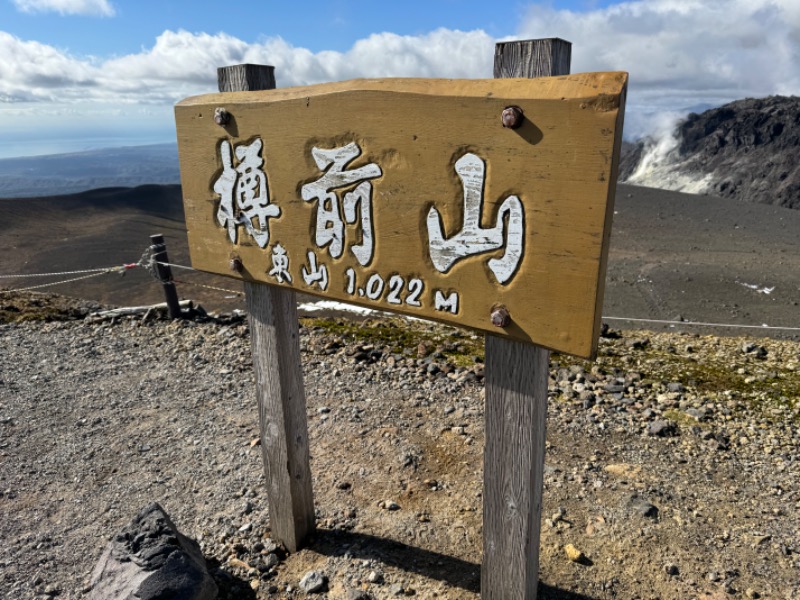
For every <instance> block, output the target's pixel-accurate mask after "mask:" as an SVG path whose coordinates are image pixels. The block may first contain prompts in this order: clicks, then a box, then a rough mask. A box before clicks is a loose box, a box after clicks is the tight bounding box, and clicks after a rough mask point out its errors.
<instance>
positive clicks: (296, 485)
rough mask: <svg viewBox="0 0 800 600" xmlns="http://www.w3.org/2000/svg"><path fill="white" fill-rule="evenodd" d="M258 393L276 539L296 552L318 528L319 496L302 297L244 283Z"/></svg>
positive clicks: (263, 455)
mask: <svg viewBox="0 0 800 600" xmlns="http://www.w3.org/2000/svg"><path fill="white" fill-rule="evenodd" d="M244 289H245V296H246V299H247V312H248V314H249V317H250V336H251V341H252V346H253V365H254V370H255V376H256V393H257V395H258V418H259V424H260V430H261V454H262V457H263V460H264V472H265V473H266V477H267V497H268V501H269V517H270V527H271V529H272V537H273V538H275V539H278V540H280V541H282V542H283V543H284V544H285V545H286V548H287V549H289V551H291V552H295V551H296V550H297V549H298V548H300V547H301V546H302V544H303V540H304V539H305V538H306V537H307V536H308V535H309V534H310V533H311V532H312V531H313V530H314V497H313V493H312V489H311V469H310V466H309V451H308V423H307V421H306V396H305V389H304V387H303V372H302V370H301V369H300V333H299V330H298V321H297V298H296V294H295V293H294V292H293V291H290V290H282V289H280V288H276V287H270V286H266V285H264V284H259V283H249V282H245V284H244Z"/></svg>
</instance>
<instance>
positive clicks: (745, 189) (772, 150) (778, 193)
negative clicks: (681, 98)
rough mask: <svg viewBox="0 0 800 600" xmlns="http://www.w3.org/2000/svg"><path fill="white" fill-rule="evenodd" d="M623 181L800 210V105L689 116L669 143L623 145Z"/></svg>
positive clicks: (781, 101) (755, 104)
mask: <svg viewBox="0 0 800 600" xmlns="http://www.w3.org/2000/svg"><path fill="white" fill-rule="evenodd" d="M620 180H621V181H627V182H628V183H634V184H637V185H645V186H649V187H658V188H664V189H670V190H676V191H685V192H689V193H695V194H709V195H713V196H720V197H722V198H736V199H739V200H744V201H747V202H757V203H762V204H773V205H776V206H783V207H787V208H796V209H800V98H798V97H795V96H792V97H784V96H772V97H769V98H761V99H752V98H749V99H746V100H737V101H736V102H731V103H730V104H726V105H724V106H721V107H719V108H714V109H711V110H708V111H706V112H704V113H702V114H695V113H692V114H690V115H689V116H688V117H687V118H686V119H684V120H683V121H682V122H680V123H679V124H678V125H677V127H676V129H675V130H674V131H673V132H672V133H671V135H668V136H666V137H664V138H662V139H648V140H645V141H642V142H639V143H638V144H629V145H627V146H626V147H625V149H624V156H623V160H622V162H621V167H620Z"/></svg>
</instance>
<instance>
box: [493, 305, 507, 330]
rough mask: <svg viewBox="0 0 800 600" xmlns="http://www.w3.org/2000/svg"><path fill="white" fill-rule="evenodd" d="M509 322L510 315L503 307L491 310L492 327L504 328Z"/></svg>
mask: <svg viewBox="0 0 800 600" xmlns="http://www.w3.org/2000/svg"><path fill="white" fill-rule="evenodd" d="M510 321H511V315H510V314H508V309H506V307H505V306H496V307H493V308H492V325H494V326H495V327H506V326H507V325H508V324H509V322H510Z"/></svg>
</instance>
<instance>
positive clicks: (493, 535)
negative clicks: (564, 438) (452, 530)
mask: <svg viewBox="0 0 800 600" xmlns="http://www.w3.org/2000/svg"><path fill="white" fill-rule="evenodd" d="M549 364H550V352H549V351H548V350H546V349H545V348H540V347H539V346H532V345H530V344H524V343H520V342H515V341H512V340H506V339H502V338H498V337H494V336H491V335H487V336H486V407H485V413H486V416H485V419H486V442H485V447H484V454H483V469H484V477H483V482H484V483H483V567H482V571H481V598H484V599H489V598H496V599H498V600H499V599H501V598H502V599H506V598H513V599H520V600H522V599H525V600H529V599H533V598H536V586H537V583H538V579H539V528H540V525H541V513H542V473H543V471H544V451H545V432H546V421H547V374H548V367H549Z"/></svg>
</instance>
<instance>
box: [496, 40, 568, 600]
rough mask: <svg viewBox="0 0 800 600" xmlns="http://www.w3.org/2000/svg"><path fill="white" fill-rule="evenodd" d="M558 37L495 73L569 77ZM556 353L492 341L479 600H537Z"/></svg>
mask: <svg viewBox="0 0 800 600" xmlns="http://www.w3.org/2000/svg"><path fill="white" fill-rule="evenodd" d="M570 50H571V44H570V43H569V42H565V41H564V40H560V39H544V40H526V41H521V42H506V43H499V44H497V46H496V49H495V63H494V76H495V78H503V77H547V76H551V75H567V74H569V64H570ZM549 364H550V351H549V350H547V349H546V348H542V347H541V346H536V345H534V344H524V343H520V342H517V341H514V340H509V339H504V338H500V337H497V336H493V335H487V336H486V384H485V385H486V401H485V409H484V419H485V427H486V429H485V433H486V441H485V445H484V454H483V564H482V566H481V598H484V600H489V599H492V598H496V599H498V600H499V599H501V598H520V599H523V598H524V599H525V600H535V598H536V593H537V586H538V581H539V532H540V527H541V517H542V488H543V472H544V456H545V433H546V430H547V426H546V422H547V378H548V369H549Z"/></svg>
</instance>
